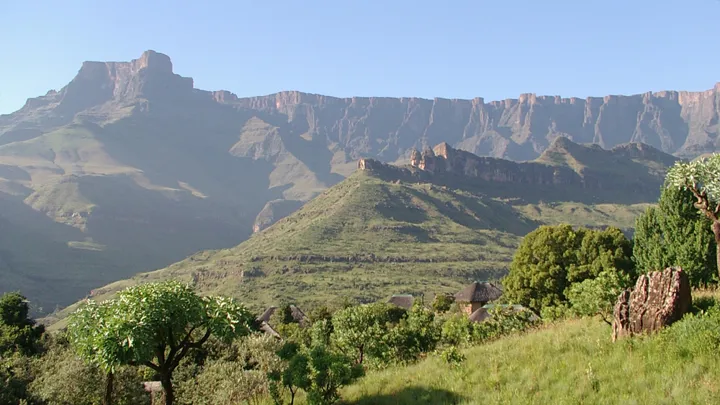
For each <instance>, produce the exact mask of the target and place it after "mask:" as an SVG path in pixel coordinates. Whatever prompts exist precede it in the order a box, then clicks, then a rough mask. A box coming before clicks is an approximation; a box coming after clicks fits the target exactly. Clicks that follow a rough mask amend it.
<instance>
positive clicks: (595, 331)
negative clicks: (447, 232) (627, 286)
mask: <svg viewBox="0 0 720 405" xmlns="http://www.w3.org/2000/svg"><path fill="white" fill-rule="evenodd" d="M718 344H720V315H719V314H718V313H715V314H712V315H688V316H687V318H685V319H684V320H683V321H680V322H678V323H676V324H675V325H673V326H672V327H671V328H669V329H667V330H666V331H663V332H662V333H661V334H660V335H656V336H651V337H637V338H632V339H626V340H621V341H618V342H616V343H612V342H611V340H610V327H609V326H607V325H606V324H604V323H602V322H601V321H599V320H593V319H583V320H578V319H575V320H569V321H564V322H559V323H557V324H552V325H546V326H544V327H542V328H540V329H538V330H536V331H532V332H529V333H525V334H521V335H516V336H511V337H506V338H502V339H500V340H498V341H495V342H493V343H490V344H486V345H482V346H478V347H473V348H469V349H466V350H465V351H464V353H465V355H466V356H467V359H466V360H465V362H464V363H462V364H461V365H460V366H459V367H452V366H450V365H448V364H446V363H444V362H443V361H442V360H441V359H440V358H439V357H436V356H431V357H430V358H428V359H426V360H424V361H422V362H420V363H418V364H415V365H412V366H409V367H396V368H390V369H388V370H384V371H379V372H371V373H369V374H368V375H367V376H366V377H364V378H363V379H362V380H360V381H359V382H358V383H356V384H355V385H353V386H350V387H348V388H347V389H346V390H345V391H344V393H343V398H344V399H345V403H346V404H356V405H360V404H363V405H370V404H375V405H385V404H387V405H389V404H393V405H395V404H468V405H469V404H558V405H560V404H563V405H564V404H567V405H574V404H638V405H639V404H647V405H651V404H652V405H656V404H712V403H718V402H719V401H720V363H719V362H718V361H717V349H718Z"/></svg>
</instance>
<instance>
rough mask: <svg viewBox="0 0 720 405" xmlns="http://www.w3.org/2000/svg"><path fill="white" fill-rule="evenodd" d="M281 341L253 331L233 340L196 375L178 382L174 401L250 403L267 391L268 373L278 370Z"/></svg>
mask: <svg viewBox="0 0 720 405" xmlns="http://www.w3.org/2000/svg"><path fill="white" fill-rule="evenodd" d="M281 346H282V343H281V342H280V341H279V340H277V339H275V338H274V337H271V336H268V335H261V334H256V335H252V336H250V337H247V338H245V339H241V340H240V341H237V342H234V343H233V344H232V346H230V347H229V348H227V349H225V350H223V351H219V352H218V353H219V354H220V356H212V357H210V358H208V359H207V361H206V363H205V365H204V366H203V368H202V369H201V370H200V372H199V373H197V375H196V376H194V377H193V378H190V379H188V380H185V381H182V382H180V383H179V384H178V403H180V404H198V405H203V404H207V405H213V404H218V405H225V404H227V405H230V404H237V403H243V402H245V401H247V402H250V403H254V402H258V401H259V400H260V399H261V398H263V397H266V396H267V395H268V394H269V380H268V378H267V375H268V373H272V372H274V371H276V370H279V369H280V367H281V360H280V358H279V357H278V356H277V354H276V352H277V351H278V350H279V349H280V347H281Z"/></svg>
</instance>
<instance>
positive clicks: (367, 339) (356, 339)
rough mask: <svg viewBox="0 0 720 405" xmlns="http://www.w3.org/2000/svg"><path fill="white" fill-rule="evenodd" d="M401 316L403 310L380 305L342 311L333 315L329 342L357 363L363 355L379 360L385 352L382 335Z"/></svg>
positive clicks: (363, 358) (385, 304)
mask: <svg viewBox="0 0 720 405" xmlns="http://www.w3.org/2000/svg"><path fill="white" fill-rule="evenodd" d="M404 315H405V310H404V309H402V308H399V307H397V306H395V305H391V304H387V303H380V302H378V303H374V304H365V305H358V306H354V307H349V308H346V309H344V310H342V311H339V312H337V313H336V314H335V315H334V316H333V319H332V326H333V330H334V333H333V343H334V344H335V345H336V346H337V347H338V348H340V350H341V351H342V352H343V353H353V354H352V356H353V357H354V358H355V362H356V363H358V364H362V363H363V361H364V360H365V357H366V355H367V354H369V355H371V356H376V357H381V356H382V353H383V352H384V351H385V350H387V347H386V343H385V340H384V337H385V335H386V334H387V333H388V330H389V329H390V328H391V325H392V324H395V323H397V322H399V321H400V319H401V318H402V317H403V316H404Z"/></svg>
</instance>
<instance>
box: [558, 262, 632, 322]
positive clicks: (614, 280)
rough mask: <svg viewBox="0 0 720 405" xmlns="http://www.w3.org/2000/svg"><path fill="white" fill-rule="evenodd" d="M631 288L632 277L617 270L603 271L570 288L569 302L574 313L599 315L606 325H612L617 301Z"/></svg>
mask: <svg viewBox="0 0 720 405" xmlns="http://www.w3.org/2000/svg"><path fill="white" fill-rule="evenodd" d="M629 286H630V277H628V275H627V274H623V273H619V272H617V271H616V270H615V269H608V270H604V271H602V272H601V273H600V274H599V275H598V276H597V277H596V278H591V279H587V280H585V281H583V282H582V283H576V284H573V285H572V286H570V289H569V291H568V294H567V296H568V300H569V301H570V304H571V305H572V309H573V311H575V313H577V314H578V315H581V316H595V315H599V316H600V317H601V318H602V320H603V321H605V323H607V324H608V325H611V324H612V323H611V322H610V318H611V317H612V312H613V308H614V305H615V301H617V297H618V295H620V293H621V292H622V291H623V290H624V289H625V288H627V287H629Z"/></svg>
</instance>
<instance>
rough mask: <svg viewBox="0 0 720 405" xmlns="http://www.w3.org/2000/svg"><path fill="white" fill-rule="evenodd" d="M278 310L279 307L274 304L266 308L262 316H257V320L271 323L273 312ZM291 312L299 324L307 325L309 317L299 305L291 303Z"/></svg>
mask: <svg viewBox="0 0 720 405" xmlns="http://www.w3.org/2000/svg"><path fill="white" fill-rule="evenodd" d="M277 310H278V307H275V306H272V307H270V308H268V309H266V310H265V312H263V313H262V315H260V316H259V317H258V318H257V320H258V321H262V322H265V323H267V324H269V321H270V317H272V316H273V314H274V313H275V311H277ZM290 312H291V314H292V317H293V319H294V320H295V321H296V322H297V323H299V324H301V325H305V324H306V323H307V320H308V319H307V316H306V315H305V313H304V312H303V311H302V310H301V309H300V308H298V307H297V306H295V305H292V304H291V305H290Z"/></svg>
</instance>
